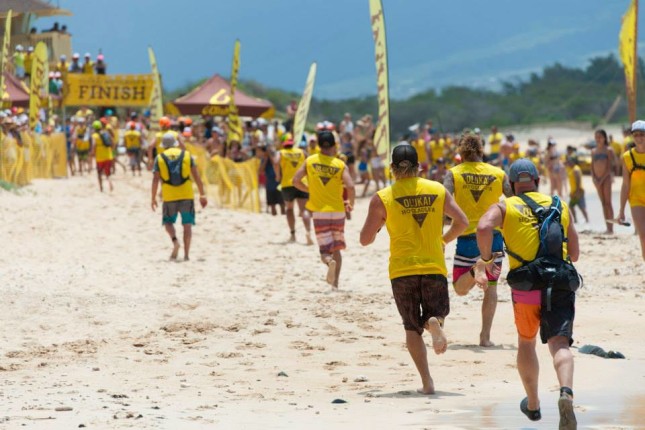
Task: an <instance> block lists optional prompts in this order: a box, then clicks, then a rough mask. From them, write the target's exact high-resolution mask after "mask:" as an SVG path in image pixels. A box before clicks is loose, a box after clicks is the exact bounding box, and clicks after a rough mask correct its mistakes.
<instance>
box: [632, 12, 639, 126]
mask: <svg viewBox="0 0 645 430" xmlns="http://www.w3.org/2000/svg"><path fill="white" fill-rule="evenodd" d="M634 9H635V12H634V13H635V15H636V17H635V18H636V21H635V23H634V83H633V88H634V96H633V97H632V103H633V107H632V109H631V111H632V114H631V115H630V116H633V118H632V120H631V122H632V123H633V122H634V121H636V117H637V116H638V113H637V112H636V109H637V106H638V104H637V103H636V97H637V94H638V87H637V83H638V0H634Z"/></svg>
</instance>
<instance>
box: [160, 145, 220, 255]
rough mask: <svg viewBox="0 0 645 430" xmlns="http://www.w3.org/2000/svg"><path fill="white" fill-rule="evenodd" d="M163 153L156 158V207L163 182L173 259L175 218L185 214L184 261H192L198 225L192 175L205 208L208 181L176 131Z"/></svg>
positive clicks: (164, 212) (176, 250)
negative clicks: (195, 229) (199, 170)
mask: <svg viewBox="0 0 645 430" xmlns="http://www.w3.org/2000/svg"><path fill="white" fill-rule="evenodd" d="M161 145H162V149H163V152H162V153H160V154H159V155H157V157H156V158H155V161H154V167H153V170H152V171H153V175H154V176H153V178H152V203H151V207H152V210H153V211H154V210H156V209H157V190H158V188H159V182H160V181H161V182H162V184H161V197H162V199H163V205H162V221H161V222H162V224H163V226H164V227H165V229H166V232H167V233H168V235H169V236H170V239H171V240H172V246H173V249H172V253H171V254H170V259H171V260H176V259H177V254H178V253H179V241H178V240H177V236H176V233H175V225H174V224H175V221H177V215H178V214H181V223H182V225H183V228H184V261H188V260H189V253H190V241H191V238H192V226H193V225H195V200H194V199H195V194H194V191H193V182H192V181H191V175H192V178H193V179H194V181H195V183H196V184H197V189H198V190H199V203H200V204H201V206H202V208H204V207H206V204H207V203H208V201H207V200H206V194H205V193H204V184H203V183H202V180H201V178H200V176H199V172H198V171H197V166H196V165H195V161H194V160H193V158H192V157H191V156H190V153H189V152H188V151H186V150H185V149H180V148H178V147H177V146H178V142H177V139H175V135H174V134H173V133H166V134H164V135H163V137H162V139H161Z"/></svg>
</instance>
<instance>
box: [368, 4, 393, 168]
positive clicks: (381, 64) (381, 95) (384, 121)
mask: <svg viewBox="0 0 645 430" xmlns="http://www.w3.org/2000/svg"><path fill="white" fill-rule="evenodd" d="M370 21H371V23H372V37H373V38H374V52H375V56H374V58H375V61H376V85H377V96H378V121H377V124H376V133H375V135H374V146H376V151H377V153H378V154H379V155H383V154H387V157H388V160H389V158H390V91H389V86H388V85H389V83H388V68H387V43H386V39H385V19H384V17H383V5H382V4H381V0H370ZM388 164H389V163H388Z"/></svg>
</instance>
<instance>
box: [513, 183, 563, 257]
mask: <svg viewBox="0 0 645 430" xmlns="http://www.w3.org/2000/svg"><path fill="white" fill-rule="evenodd" d="M526 195H527V196H528V197H530V198H531V199H533V200H535V202H536V203H537V204H538V205H540V206H544V207H547V208H548V207H549V205H550V204H551V197H549V196H547V195H545V194H542V193H537V192H530V193H526ZM505 203H506V215H505V216H504V224H503V226H502V236H504V242H505V243H506V246H507V247H508V249H510V250H511V252H514V253H515V254H517V255H519V256H520V257H522V258H523V259H524V260H526V261H531V260H533V259H535V256H536V255H537V252H538V248H539V246H540V238H539V236H538V231H537V228H536V226H537V218H535V216H534V215H533V212H531V208H529V207H528V206H527V205H526V204H525V203H524V201H523V200H522V199H521V198H519V197H517V196H513V197H509V198H507V199H506V201H505ZM560 221H561V222H562V228H563V229H564V237H565V238H566V237H567V230H568V228H569V208H568V207H567V204H566V203H565V202H562V215H561V218H560ZM562 253H563V258H565V259H566V258H567V255H568V254H567V243H566V241H565V242H564V246H563V249H562ZM508 258H509V263H510V268H511V269H515V268H516V267H519V266H521V265H522V263H521V262H520V261H517V260H516V259H515V258H513V257H512V256H511V255H510V254H509V256H508Z"/></svg>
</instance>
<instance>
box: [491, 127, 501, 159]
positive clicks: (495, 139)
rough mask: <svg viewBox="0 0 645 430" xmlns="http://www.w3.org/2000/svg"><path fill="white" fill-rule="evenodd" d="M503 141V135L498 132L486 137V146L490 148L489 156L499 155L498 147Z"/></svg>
mask: <svg viewBox="0 0 645 430" xmlns="http://www.w3.org/2000/svg"><path fill="white" fill-rule="evenodd" d="M503 140H504V135H503V134H502V133H500V132H499V131H498V132H497V133H495V134H491V135H490V136H488V145H489V147H490V149H489V151H490V154H499V147H500V146H501V144H502V141H503Z"/></svg>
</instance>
